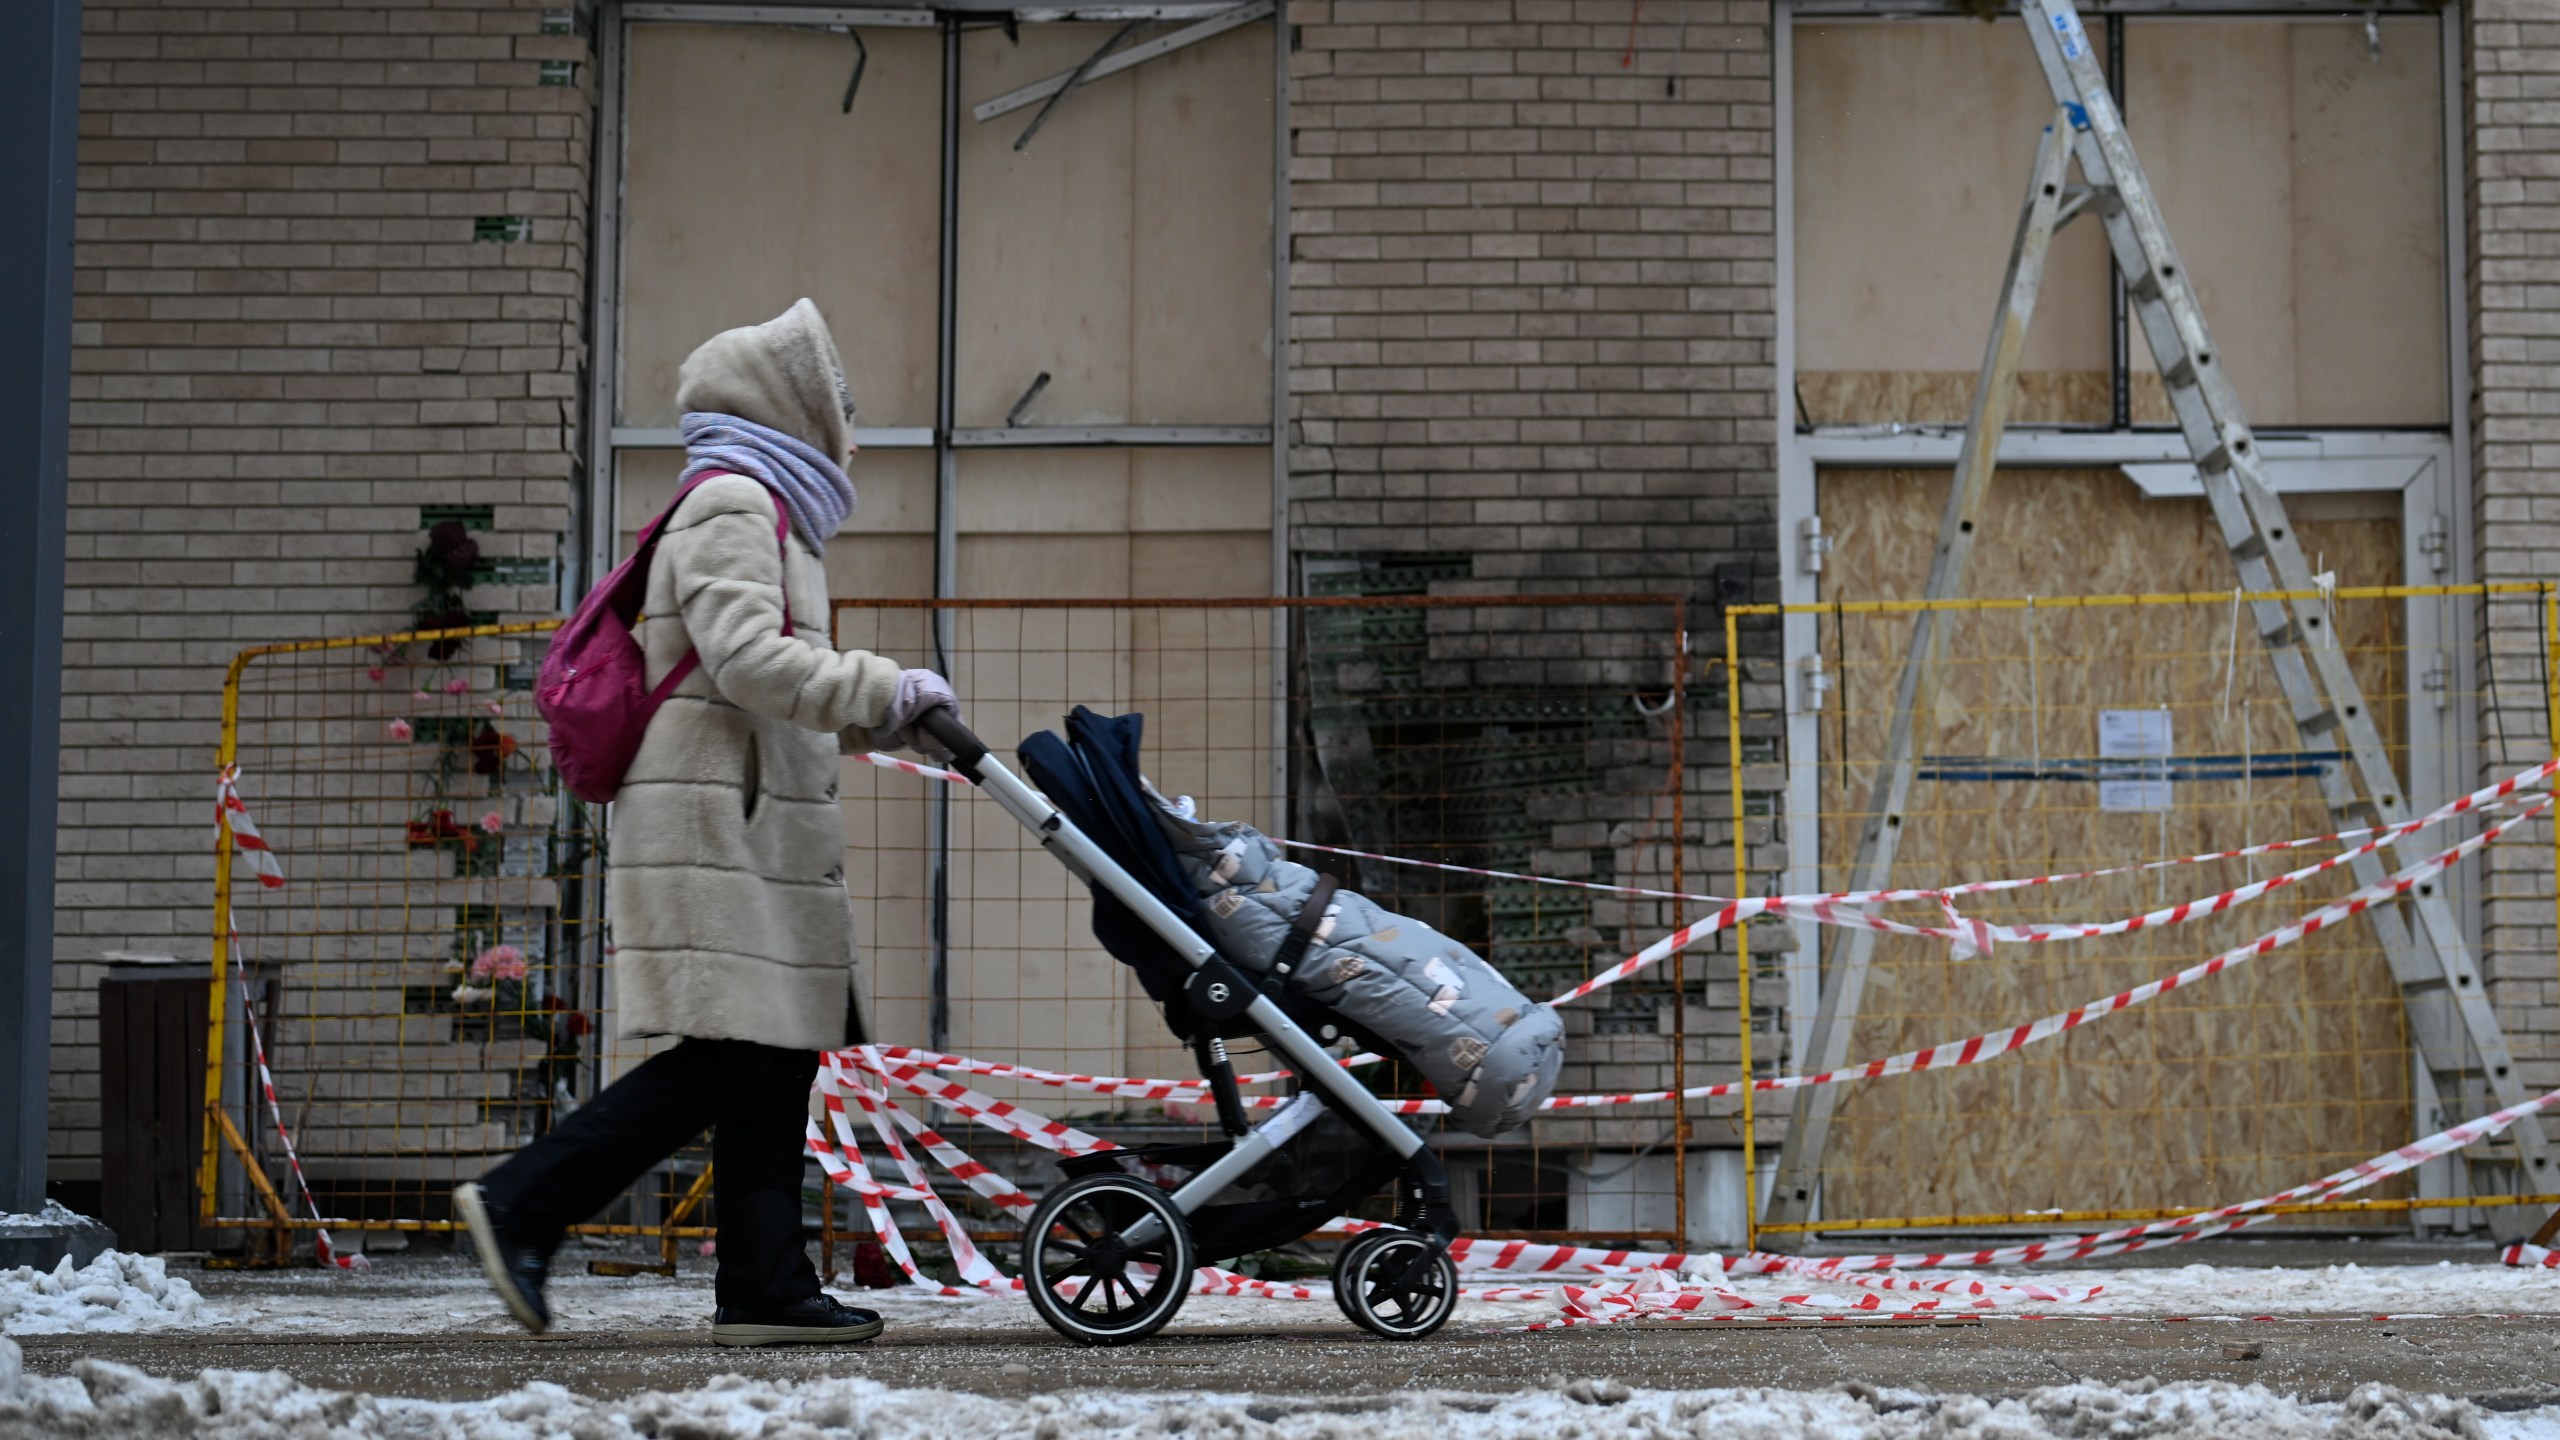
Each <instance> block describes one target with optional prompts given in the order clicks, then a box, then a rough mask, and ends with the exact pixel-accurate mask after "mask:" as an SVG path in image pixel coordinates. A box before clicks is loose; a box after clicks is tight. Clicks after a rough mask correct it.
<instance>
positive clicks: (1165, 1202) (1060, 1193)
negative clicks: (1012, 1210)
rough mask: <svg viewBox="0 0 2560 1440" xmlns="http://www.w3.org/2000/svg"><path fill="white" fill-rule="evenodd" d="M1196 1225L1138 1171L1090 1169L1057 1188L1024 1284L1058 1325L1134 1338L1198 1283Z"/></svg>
mask: <svg viewBox="0 0 2560 1440" xmlns="http://www.w3.org/2000/svg"><path fill="white" fill-rule="evenodd" d="M1192 1268H1193V1256H1192V1249H1191V1227H1190V1225H1189V1223H1188V1222H1187V1221H1185V1220H1184V1219H1183V1215H1182V1212H1181V1211H1179V1210H1177V1209H1175V1208H1174V1206H1173V1197H1172V1196H1171V1195H1168V1194H1166V1193H1165V1192H1164V1191H1162V1190H1160V1189H1158V1188H1157V1187H1155V1186H1153V1185H1150V1184H1148V1183H1147V1182H1146V1181H1144V1180H1140V1179H1138V1178H1137V1177H1136V1176H1134V1175H1121V1174H1106V1175H1088V1176H1086V1177H1084V1178H1083V1179H1081V1180H1077V1181H1073V1182H1071V1183H1069V1184H1066V1185H1063V1186H1060V1187H1059V1188H1058V1189H1055V1190H1052V1191H1050V1192H1049V1195H1048V1198H1046V1199H1044V1200H1042V1201H1041V1202H1040V1208H1038V1209H1036V1210H1034V1211H1032V1212H1031V1221H1030V1224H1029V1225H1028V1226H1027V1227H1026V1228H1025V1232H1024V1237H1023V1242H1022V1278H1023V1288H1024V1289H1025V1290H1027V1291H1028V1292H1030V1296H1031V1308H1032V1309H1034V1310H1037V1311H1039V1312H1040V1318H1041V1319H1043V1320H1046V1321H1048V1322H1049V1328H1051V1329H1053V1330H1055V1331H1057V1332H1058V1333H1059V1334H1061V1335H1064V1336H1067V1337H1068V1338H1069V1339H1073V1340H1081V1341H1083V1342H1084V1343H1085V1344H1087V1345H1126V1344H1128V1343H1129V1342H1130V1341H1132V1340H1143V1339H1145V1338H1146V1337H1148V1336H1149V1335H1153V1334H1154V1333H1156V1331H1158V1330H1160V1329H1162V1328H1164V1323H1165V1322H1166V1321H1167V1320H1170V1319H1172V1318H1173V1312H1174V1311H1176V1310H1179V1309H1181V1308H1182V1300H1183V1297H1184V1296H1186V1295H1188V1294H1190V1293H1191V1272H1192Z"/></svg>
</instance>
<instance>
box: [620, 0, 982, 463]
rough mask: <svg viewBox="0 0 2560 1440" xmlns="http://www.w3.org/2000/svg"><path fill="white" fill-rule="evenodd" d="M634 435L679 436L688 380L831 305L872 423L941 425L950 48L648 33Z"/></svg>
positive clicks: (636, 208) (632, 273) (627, 338)
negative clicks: (685, 376) (702, 352)
mask: <svg viewBox="0 0 2560 1440" xmlns="http://www.w3.org/2000/svg"><path fill="white" fill-rule="evenodd" d="M630 37H631V39H630V47H629V64H630V85H629V88H628V91H627V94H628V97H629V99H628V104H627V106H626V110H625V117H626V123H625V127H624V148H623V156H624V165H625V168H624V172H623V175H624V188H623V248H622V283H623V311H622V325H623V329H622V356H621V360H622V384H621V387H620V390H619V392H618V393H619V396H620V410H621V414H620V417H619V420H618V422H617V423H620V424H624V425H640V426H671V425H673V424H674V423H675V420H676V410H675V394H676V368H677V366H678V365H680V364H682V363H683V361H684V357H685V356H686V355H687V354H689V353H691V351H692V349H693V347H694V346H696V345H699V344H701V343H702V342H703V341H704V340H705V339H707V338H709V337H710V336H711V335H713V334H715V333H717V332H719V331H721V330H725V329H728V328H730V327H732V326H737V325H748V324H753V323H755V322H757V321H760V320H765V319H768V318H770V317H772V316H774V315H778V314H780V313H781V312H782V311H783V309H784V308H785V307H787V306H789V305H790V304H791V302H792V301H794V300H796V299H798V298H799V297H801V296H803V295H806V296H808V297H810V298H811V299H814V300H816V301H817V302H818V308H819V309H820V310H821V311H823V312H825V314H826V317H827V322H828V324H829V326H830V327H831V328H832V329H833V330H834V331H835V336H836V345H837V348H838V349H839V350H841V351H842V352H843V355H844V363H845V371H846V375H847V377H848V379H849V380H850V381H851V382H852V386H853V394H854V400H855V402H856V403H857V404H858V405H860V406H861V412H862V416H861V418H862V423H863V424H865V425H930V424H932V423H933V384H934V294H935V284H934V274H935V267H936V264H937V259H936V256H937V254H938V253H939V244H940V241H939V238H938V215H939V201H938V198H937V197H938V195H939V184H940V181H939V174H940V166H941V160H940V153H941V152H940V146H941V127H940V106H941V92H942V53H941V44H942V42H941V39H940V37H939V36H938V35H936V34H935V33H934V32H932V31H929V30H926V31H917V30H879V29H872V30H865V31H864V32H863V43H864V44H866V45H868V46H869V47H870V50H871V60H870V63H869V64H868V65H867V66H865V67H864V70H863V75H862V90H861V93H860V94H859V95H858V96H856V97H855V100H854V105H853V109H852V111H851V113H846V112H845V110H844V108H843V106H844V91H845V81H846V79H847V78H848V77H850V76H851V75H852V73H853V63H854V48H853V42H852V41H851V40H849V39H847V38H845V37H844V36H842V35H836V34H830V33H828V32H826V31H822V30H809V29H799V28H792V27H785V26H773V25H654V24H648V25H633V26H632V27H631V30H630Z"/></svg>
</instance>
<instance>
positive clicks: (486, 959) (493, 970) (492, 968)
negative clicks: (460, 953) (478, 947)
mask: <svg viewBox="0 0 2560 1440" xmlns="http://www.w3.org/2000/svg"><path fill="white" fill-rule="evenodd" d="M524 975H525V965H524V952H523V951H521V950H519V949H517V948H516V947H514V946H513V945H492V946H490V947H489V948H488V949H486V950H483V951H481V952H480V955H479V958H477V959H475V960H473V961H472V962H471V978H472V979H474V980H521V979H523V978H524Z"/></svg>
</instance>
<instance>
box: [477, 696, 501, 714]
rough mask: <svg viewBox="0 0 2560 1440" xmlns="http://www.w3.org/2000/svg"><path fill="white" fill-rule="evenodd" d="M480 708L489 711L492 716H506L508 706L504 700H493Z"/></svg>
mask: <svg viewBox="0 0 2560 1440" xmlns="http://www.w3.org/2000/svg"><path fill="white" fill-rule="evenodd" d="M480 708H481V709H483V710H486V711H488V712H489V713H490V714H491V715H504V714H506V713H507V705H506V702H505V701H503V700H492V701H490V702H489V703H488V704H486V705H483V706H481V707H480Z"/></svg>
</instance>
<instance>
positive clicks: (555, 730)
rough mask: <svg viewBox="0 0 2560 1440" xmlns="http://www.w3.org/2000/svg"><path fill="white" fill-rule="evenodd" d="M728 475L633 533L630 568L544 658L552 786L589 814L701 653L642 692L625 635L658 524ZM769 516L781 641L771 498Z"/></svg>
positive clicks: (778, 507)
mask: <svg viewBox="0 0 2560 1440" xmlns="http://www.w3.org/2000/svg"><path fill="white" fill-rule="evenodd" d="M727 473H729V472H727V471H721V470H711V471H706V472H704V473H703V474H700V475H697V476H695V477H694V478H693V479H692V480H691V481H689V482H688V483H687V484H686V485H685V487H684V488H683V489H682V490H679V491H677V492H676V498H675V499H673V500H671V501H669V502H667V508H666V509H664V510H661V511H659V512H658V518H657V519H655V520H652V521H650V522H649V528H648V529H646V530H643V531H641V532H640V543H639V545H638V546H636V547H634V548H633V550H632V552H631V558H630V559H628V560H625V561H623V562H622V563H621V564H619V565H616V566H615V567H613V573H612V574H610V575H607V576H606V577H604V583H603V584H601V585H599V586H597V587H596V588H595V589H593V590H591V591H589V592H587V598H586V599H584V600H581V601H579V602H578V608H577V609H576V610H575V611H573V612H571V614H570V616H569V620H568V623H567V624H564V625H562V626H561V627H560V628H559V630H558V631H557V632H555V633H554V634H553V635H552V637H551V648H550V649H549V650H547V651H545V652H544V653H543V657H542V673H541V675H540V676H539V677H538V678H537V679H536V680H535V682H534V688H533V703H534V705H535V707H536V708H537V709H539V710H540V711H541V712H542V718H543V720H544V722H545V723H547V724H549V725H550V727H551V763H552V764H553V765H554V766H556V767H557V768H558V769H559V771H560V783H561V784H563V785H566V786H567V787H569V793H570V794H572V795H575V796H577V797H578V798H579V799H581V800H584V801H586V802H588V803H589V804H594V805H602V804H604V803H605V802H607V801H609V800H611V799H612V798H613V797H614V795H615V794H616V793H617V792H619V791H620V790H621V789H622V777H623V775H624V774H625V773H626V772H628V771H629V770H630V769H631V759H632V757H633V756H635V755H637V754H639V753H640V739H641V737H642V736H643V735H646V734H647V733H648V730H649V720H650V718H651V717H652V716H654V715H656V714H657V713H658V707H659V706H661V705H663V704H665V703H666V701H667V697H668V696H670V695H672V694H674V693H675V690H676V687H677V686H678V685H681V684H683V683H684V679H685V677H686V676H688V675H690V674H692V673H693V671H694V667H695V666H697V665H700V664H701V663H702V655H701V652H699V651H695V650H687V651H686V652H684V658H683V659H682V660H679V661H677V662H676V666H675V668H674V669H672V670H670V671H668V672H667V677H666V678H665V679H663V680H661V681H659V682H658V683H657V686H656V688H654V689H653V688H651V687H650V685H649V666H648V657H647V656H646V655H645V654H643V653H642V651H641V649H640V641H639V638H638V637H637V636H634V635H633V634H632V633H631V627H632V625H633V624H634V623H635V622H637V621H638V620H639V618H640V607H641V606H642V605H644V604H646V603H648V598H649V559H650V556H651V555H653V554H654V553H655V552H656V551H657V548H658V535H659V532H661V531H663V530H665V529H666V528H667V521H668V520H669V519H671V518H673V517H674V515H675V513H676V507H677V506H679V505H682V504H683V503H684V497H685V496H686V495H688V494H690V493H692V491H693V487H694V486H696V485H699V484H701V483H702V482H703V481H705V480H709V479H711V478H712V477H714V476H716V475H723V474H727ZM773 508H774V510H775V512H776V518H775V521H774V528H773V539H774V543H775V544H776V545H778V546H781V547H782V552H783V568H784V577H783V587H782V633H783V634H785V635H788V634H790V633H792V632H791V585H790V564H791V549H790V538H791V513H790V511H789V510H787V509H785V508H784V506H783V505H782V502H781V501H780V499H778V498H777V499H776V500H775V502H774V507H773Z"/></svg>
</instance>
